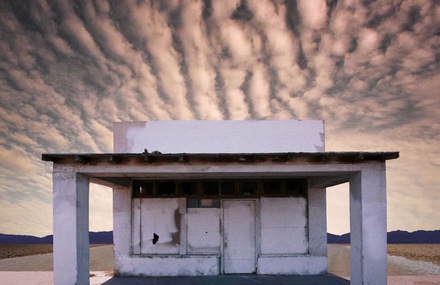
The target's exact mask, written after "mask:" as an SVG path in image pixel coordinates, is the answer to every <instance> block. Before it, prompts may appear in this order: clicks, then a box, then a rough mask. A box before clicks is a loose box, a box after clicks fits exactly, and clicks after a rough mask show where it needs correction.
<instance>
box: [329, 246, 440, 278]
mask: <svg viewBox="0 0 440 285" xmlns="http://www.w3.org/2000/svg"><path fill="white" fill-rule="evenodd" d="M439 248H440V247H439V246H438V245H437V248H436V249H437V250H438V249H439ZM327 249H328V250H327V252H328V271H329V272H330V273H333V274H335V275H338V276H341V277H347V276H350V246H349V245H336V244H329V245H328V246H327ZM402 275H405V276H408V275H439V282H440V266H439V265H436V264H434V263H432V262H426V261H416V260H410V259H407V258H404V257H401V256H391V255H388V276H402ZM439 284H440V283H439Z"/></svg>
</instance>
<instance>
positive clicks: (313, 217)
mask: <svg viewBox="0 0 440 285" xmlns="http://www.w3.org/2000/svg"><path fill="white" fill-rule="evenodd" d="M326 198H327V197H326V189H325V188H310V189H309V193H308V207H309V209H308V214H309V252H310V255H313V256H325V257H327V210H326V208H327V205H326V200H327V199H326ZM325 272H327V268H325Z"/></svg>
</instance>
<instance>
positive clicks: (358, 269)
mask: <svg viewBox="0 0 440 285" xmlns="http://www.w3.org/2000/svg"><path fill="white" fill-rule="evenodd" d="M386 199H387V197H386V178H385V163H381V162H374V163H366V164H364V165H362V169H361V172H359V173H356V174H352V175H351V176H350V233H351V239H350V241H351V258H350V279H351V283H350V284H354V285H386V284H387V206H386Z"/></svg>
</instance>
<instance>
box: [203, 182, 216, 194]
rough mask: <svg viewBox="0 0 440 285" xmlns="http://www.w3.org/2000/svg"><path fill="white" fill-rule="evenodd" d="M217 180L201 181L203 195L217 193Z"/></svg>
mask: <svg viewBox="0 0 440 285" xmlns="http://www.w3.org/2000/svg"><path fill="white" fill-rule="evenodd" d="M219 186H220V185H219V182H218V181H203V182H202V193H203V195H208V196H209V195H211V196H212V195H219V194H220V193H219V190H220V187H219Z"/></svg>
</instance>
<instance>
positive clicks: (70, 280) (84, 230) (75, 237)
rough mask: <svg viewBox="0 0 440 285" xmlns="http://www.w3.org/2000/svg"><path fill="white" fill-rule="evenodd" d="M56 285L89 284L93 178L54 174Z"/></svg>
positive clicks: (66, 173) (54, 266)
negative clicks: (90, 192) (90, 205)
mask: <svg viewBox="0 0 440 285" xmlns="http://www.w3.org/2000/svg"><path fill="white" fill-rule="evenodd" d="M53 232H54V240H53V249H54V262H53V271H54V284H55V285H69V284H72V285H74V284H89V178H88V177H87V176H85V175H82V174H78V173H75V172H74V171H72V172H69V171H61V172H57V170H56V169H54V173H53Z"/></svg>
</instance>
